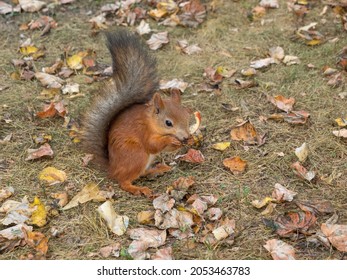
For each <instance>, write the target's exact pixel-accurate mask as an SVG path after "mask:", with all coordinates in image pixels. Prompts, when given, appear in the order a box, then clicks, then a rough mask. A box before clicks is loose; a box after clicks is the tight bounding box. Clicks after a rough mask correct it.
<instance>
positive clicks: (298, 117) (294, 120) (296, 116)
mask: <svg viewBox="0 0 347 280" xmlns="http://www.w3.org/2000/svg"><path fill="white" fill-rule="evenodd" d="M309 116H310V114H309V113H307V112H305V111H292V112H290V113H279V114H272V115H270V116H269V117H268V119H270V120H276V121H283V120H284V121H285V122H288V123H291V124H305V123H306V122H307V120H308V118H309Z"/></svg>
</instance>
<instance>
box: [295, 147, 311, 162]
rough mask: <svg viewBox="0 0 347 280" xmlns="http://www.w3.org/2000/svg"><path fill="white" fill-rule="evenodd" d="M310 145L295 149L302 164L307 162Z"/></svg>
mask: <svg viewBox="0 0 347 280" xmlns="http://www.w3.org/2000/svg"><path fill="white" fill-rule="evenodd" d="M308 153H309V150H308V145H307V144H306V143H303V144H302V145H301V146H300V147H298V148H296V149H295V155H296V156H297V157H298V159H299V161H300V162H305V161H306V159H307V157H308Z"/></svg>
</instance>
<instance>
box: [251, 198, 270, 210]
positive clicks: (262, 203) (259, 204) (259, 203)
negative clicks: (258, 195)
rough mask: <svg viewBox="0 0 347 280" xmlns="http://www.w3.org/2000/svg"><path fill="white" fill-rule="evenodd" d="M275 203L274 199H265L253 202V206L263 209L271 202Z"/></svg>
mask: <svg viewBox="0 0 347 280" xmlns="http://www.w3.org/2000/svg"><path fill="white" fill-rule="evenodd" d="M273 201H275V199H273V198H272V197H265V198H264V199H263V200H261V201H260V200H258V199H256V200H253V201H252V202H251V204H252V205H253V206H254V207H255V208H258V209H260V208H263V207H264V206H266V205H268V204H269V203H270V202H273Z"/></svg>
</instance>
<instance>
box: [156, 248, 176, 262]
mask: <svg viewBox="0 0 347 280" xmlns="http://www.w3.org/2000/svg"><path fill="white" fill-rule="evenodd" d="M151 260H173V258H172V248H171V247H165V248H161V249H159V250H158V251H157V252H155V254H154V255H152V256H151Z"/></svg>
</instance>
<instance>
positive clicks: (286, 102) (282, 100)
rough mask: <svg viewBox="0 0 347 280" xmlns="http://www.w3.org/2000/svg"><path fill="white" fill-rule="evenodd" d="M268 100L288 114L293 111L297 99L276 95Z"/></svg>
mask: <svg viewBox="0 0 347 280" xmlns="http://www.w3.org/2000/svg"><path fill="white" fill-rule="evenodd" d="M268 99H269V101H270V102H271V103H272V104H274V105H275V106H276V107H277V108H278V109H280V110H283V111H285V112H287V113H288V112H290V111H292V110H293V105H294V103H295V99H294V98H293V97H290V98H286V97H284V96H282V95H276V96H274V97H272V96H268Z"/></svg>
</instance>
